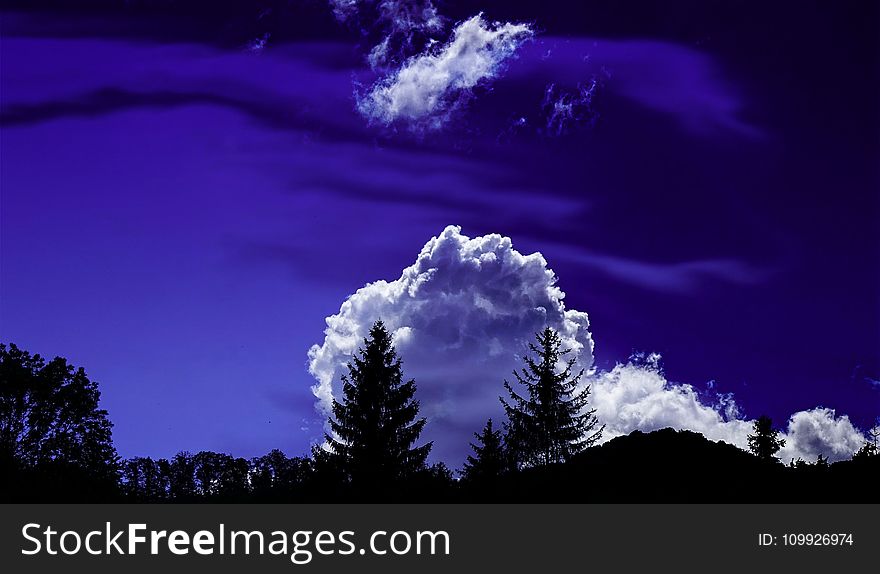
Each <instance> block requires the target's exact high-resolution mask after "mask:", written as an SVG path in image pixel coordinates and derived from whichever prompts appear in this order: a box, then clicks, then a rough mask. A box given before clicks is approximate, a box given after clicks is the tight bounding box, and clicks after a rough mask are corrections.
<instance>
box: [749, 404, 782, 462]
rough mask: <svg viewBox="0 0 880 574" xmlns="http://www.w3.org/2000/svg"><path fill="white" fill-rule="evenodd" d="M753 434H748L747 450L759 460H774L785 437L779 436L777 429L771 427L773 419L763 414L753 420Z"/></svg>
mask: <svg viewBox="0 0 880 574" xmlns="http://www.w3.org/2000/svg"><path fill="white" fill-rule="evenodd" d="M752 431H753V434H750V435H749V436H748V439H749V450H750V451H752V454H754V455H755V456H757V457H758V458H760V459H761V460H775V455H776V453H777V452H779V449H781V448H782V447H784V446H785V439H781V438H779V431H778V430H776V429H774V428H773V419H771V418H770V417H768V416H766V415H763V416H761V417H759V418H758V420H756V421H755V423H754V426H753V427H752Z"/></svg>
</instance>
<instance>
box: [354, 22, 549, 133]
mask: <svg viewBox="0 0 880 574" xmlns="http://www.w3.org/2000/svg"><path fill="white" fill-rule="evenodd" d="M532 35H533V31H532V29H531V27H530V26H529V25H527V24H511V23H503V24H502V23H500V22H495V23H493V24H489V23H487V22H486V21H485V20H484V19H483V17H482V15H477V16H474V17H472V18H470V19H468V20H465V21H464V22H462V23H461V24H459V25H458V26H457V27H456V28H455V30H454V31H453V32H452V37H451V39H450V40H449V42H447V43H446V44H444V45H443V46H441V47H439V48H431V49H429V50H427V51H425V52H424V53H422V54H420V55H418V56H415V57H413V58H411V59H410V60H408V61H407V62H406V63H405V64H404V65H403V66H402V67H401V68H400V69H398V70H397V71H396V72H394V73H392V74H391V75H389V76H388V77H386V78H385V79H383V80H380V81H379V82H378V83H376V84H375V85H374V86H373V87H372V88H371V89H370V90H369V92H368V93H367V94H366V95H365V96H363V97H362V98H361V99H360V101H359V104H358V107H359V109H360V111H361V112H362V113H363V114H364V115H365V116H367V117H368V118H370V119H371V120H373V121H376V122H378V123H381V124H385V125H389V124H392V123H395V122H398V121H403V122H406V123H408V124H409V125H410V126H412V127H418V128H439V127H441V126H443V125H444V123H445V122H446V120H447V119H448V118H449V117H450V115H451V114H452V113H453V112H454V111H455V110H456V109H458V108H460V107H461V106H462V105H463V104H464V103H465V102H466V101H467V100H468V98H470V97H471V95H472V93H473V90H474V88H477V87H478V86H481V85H484V84H486V83H488V82H490V81H491V80H492V79H493V78H495V77H496V76H497V75H498V74H499V72H500V70H501V69H502V66H503V63H504V62H505V61H506V60H507V59H508V58H510V57H511V56H513V55H514V53H515V52H516V50H517V48H518V47H519V46H520V45H521V44H522V43H523V42H524V41H525V40H527V39H528V38H531V37H532Z"/></svg>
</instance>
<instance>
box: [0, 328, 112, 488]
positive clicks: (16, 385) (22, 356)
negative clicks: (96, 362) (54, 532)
mask: <svg viewBox="0 0 880 574" xmlns="http://www.w3.org/2000/svg"><path fill="white" fill-rule="evenodd" d="M100 398H101V393H100V392H99V391H98V384H97V383H95V382H94V381H91V380H89V378H88V377H87V376H86V373H85V371H84V370H83V369H82V368H79V369H77V368H74V367H73V366H72V365H70V364H69V363H68V362H67V361H66V360H65V359H63V358H61V357H56V358H55V359H52V360H51V361H48V362H47V361H45V360H44V359H43V358H42V357H41V356H40V355H31V354H30V353H28V352H27V351H23V350H21V349H19V348H18V347H17V346H15V345H14V344H10V345H9V346H8V347H7V346H6V345H4V344H0V464H2V465H3V467H4V469H3V470H2V471H0V474H4V475H5V478H6V479H7V480H10V479H11V477H12V475H13V473H15V475H16V476H25V475H26V476H29V477H30V478H28V479H26V482H28V483H30V484H29V485H27V484H25V485H22V486H24V487H27V486H31V487H33V488H49V489H57V491H58V492H61V491H65V490H70V489H75V488H80V487H81V488H85V489H88V490H94V491H96V492H99V493H100V494H101V496H105V495H107V494H109V493H111V492H112V491H113V490H114V489H115V486H116V483H117V474H116V473H117V463H118V458H117V455H116V449H115V448H114V447H113V441H112V426H113V425H112V424H111V423H110V420H109V419H108V417H107V411H105V410H104V409H101V408H100V406H99V402H100ZM22 473H24V474H22ZM43 480H46V481H48V482H47V484H43V485H42V486H39V485H38V484H37V483H38V482H40V481H43ZM49 483H51V484H49ZM46 494H51V493H46Z"/></svg>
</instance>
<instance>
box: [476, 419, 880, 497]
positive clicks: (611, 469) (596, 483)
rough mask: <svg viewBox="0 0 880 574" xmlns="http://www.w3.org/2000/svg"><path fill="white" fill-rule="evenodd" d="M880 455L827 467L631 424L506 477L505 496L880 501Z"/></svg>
mask: <svg viewBox="0 0 880 574" xmlns="http://www.w3.org/2000/svg"><path fill="white" fill-rule="evenodd" d="M877 484H880V457H876V456H875V457H871V458H869V459H865V460H846V461H841V462H836V463H834V464H830V465H827V466H820V465H814V464H802V465H799V466H798V467H797V468H794V467H792V466H790V465H785V464H782V463H781V462H779V461H775V462H767V461H763V460H761V459H759V458H757V457H756V456H754V455H753V454H751V453H749V452H746V451H744V450H741V449H739V448H737V447H736V446H733V445H730V444H727V443H723V442H713V441H710V440H708V439H707V438H705V437H704V436H703V435H701V434H699V433H696V432H692V431H677V430H674V429H671V428H666V429H662V430H657V431H653V432H649V433H643V432H640V431H634V432H632V433H631V434H629V435H626V436H621V437H617V438H614V439H612V440H610V441H608V442H606V443H605V444H603V445H600V446H596V447H593V448H590V449H588V450H586V451H585V452H583V453H581V454H580V455H578V456H577V457H576V458H574V459H573V460H571V461H570V462H568V463H566V464H561V465H552V466H547V467H539V468H532V469H526V470H523V471H521V472H518V473H515V474H511V475H509V476H506V477H502V479H500V481H499V483H498V484H497V485H496V486H495V488H494V494H492V498H493V499H495V500H498V501H505V502H513V501H518V502H566V503H571V502H595V503H600V502H601V503H604V502H610V503H626V502H640V503H683V502H691V503H721V502H729V503H744V502H762V503H784V502H810V503H815V502H829V503H830V502H835V503H840V502H868V501H872V502H877V501H880V495H878V489H877V486H876V485H877Z"/></svg>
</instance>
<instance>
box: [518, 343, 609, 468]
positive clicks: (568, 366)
mask: <svg viewBox="0 0 880 574" xmlns="http://www.w3.org/2000/svg"><path fill="white" fill-rule="evenodd" d="M535 338H536V340H537V343H538V344H537V345H535V344H534V343H529V348H530V349H531V351H532V352H533V353H534V354H535V357H534V358H533V357H528V356H527V357H524V359H523V360H524V361H525V363H526V367H525V368H523V369H521V370H519V371H514V372H513V374H514V376H515V377H516V380H517V382H519V384H520V385H522V386H524V387H525V388H526V393H525V394H526V396H522V395H520V394H517V392H516V391H514V390H513V387H512V386H511V385H510V383H509V382H508V381H504V387H505V388H506V389H507V392H508V393H509V394H510V397H511V398H512V402H513V404H510V403H508V402H507V401H506V400H505V399H504V398H503V397H502V398H501V403H502V404H503V405H504V410H505V412H506V413H507V418H508V423H507V439H508V445H509V446H510V447H511V448H513V449H514V453H515V457H516V460H517V463H518V464H519V465H522V466H539V465H546V464H551V463H558V462H565V461H567V460H569V459H571V457H572V456H574V455H576V454H578V453H579V452H581V451H583V450H584V449H585V448H587V447H589V446H591V445H593V444H594V443H596V442H597V441H598V440H599V439H600V438H601V436H602V430H603V429H604V426H599V423H598V419H597V418H596V411H595V409H588V408H587V405H588V400H589V395H590V387H589V386H584V387H583V388H581V389H578V385H579V383H580V380H581V377H582V376H583V374H584V370H583V369H581V370H580V371H578V373H577V374H573V373H572V369H573V368H574V365H575V361H576V359H575V357H571V358H569V359H566V355H568V354H569V353H571V349H564V350H563V349H562V348H561V346H562V341H561V339H560V337H559V333H557V332H556V331H555V330H554V329H552V328H550V327H547V328H546V329H544V330H543V331H541V332H540V333H537V334H536V335H535ZM560 363H561V367H560Z"/></svg>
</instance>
